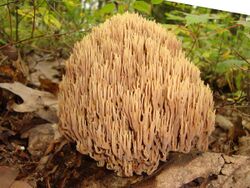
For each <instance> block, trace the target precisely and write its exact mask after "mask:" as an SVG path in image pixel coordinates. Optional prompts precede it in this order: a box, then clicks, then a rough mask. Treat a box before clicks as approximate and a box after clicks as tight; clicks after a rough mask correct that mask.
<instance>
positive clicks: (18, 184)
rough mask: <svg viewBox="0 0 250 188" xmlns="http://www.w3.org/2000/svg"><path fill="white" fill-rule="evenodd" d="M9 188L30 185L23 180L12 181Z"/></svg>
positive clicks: (25, 187) (27, 186) (29, 187)
mask: <svg viewBox="0 0 250 188" xmlns="http://www.w3.org/2000/svg"><path fill="white" fill-rule="evenodd" d="M10 188H32V186H31V185H30V184H28V183H27V182H25V181H14V183H13V184H12V185H11V187H10Z"/></svg>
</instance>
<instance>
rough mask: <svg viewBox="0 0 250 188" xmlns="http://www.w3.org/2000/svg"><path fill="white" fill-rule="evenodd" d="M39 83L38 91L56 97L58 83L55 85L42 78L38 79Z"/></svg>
mask: <svg viewBox="0 0 250 188" xmlns="http://www.w3.org/2000/svg"><path fill="white" fill-rule="evenodd" d="M39 82H40V86H39V88H40V89H43V90H45V91H48V92H50V93H53V94H54V95H55V96H57V94H58V91H59V86H58V83H55V82H52V81H51V80H49V79H43V78H39Z"/></svg>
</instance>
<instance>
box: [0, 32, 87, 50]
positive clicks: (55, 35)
mask: <svg viewBox="0 0 250 188" xmlns="http://www.w3.org/2000/svg"><path fill="white" fill-rule="evenodd" d="M89 30H90V29H89ZM89 30H87V31H89ZM75 32H78V30H75V31H70V32H66V33H58V34H53V35H38V36H35V37H33V38H26V39H23V40H20V41H17V42H13V43H12V44H13V45H16V44H20V43H24V42H30V41H33V40H35V39H39V38H50V37H58V36H63V35H69V34H73V33H75ZM8 45H9V44H5V45H3V46H0V49H2V48H5V47H6V46H8Z"/></svg>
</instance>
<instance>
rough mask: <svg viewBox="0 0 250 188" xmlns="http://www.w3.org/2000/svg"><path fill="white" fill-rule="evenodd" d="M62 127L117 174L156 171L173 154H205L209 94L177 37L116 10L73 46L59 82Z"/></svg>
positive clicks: (209, 122) (210, 114)
mask: <svg viewBox="0 0 250 188" xmlns="http://www.w3.org/2000/svg"><path fill="white" fill-rule="evenodd" d="M59 118H60V130H61V132H62V133H63V135H65V137H67V138H69V139H70V140H72V141H74V142H76V144H77V145H76V146H77V150H78V151H79V152H80V153H82V154H87V155H89V156H90V157H91V158H93V159H95V160H96V161H97V162H98V165H99V166H105V165H106V167H107V168H108V169H112V170H114V171H115V172H116V173H117V175H119V176H132V175H133V173H135V174H142V173H143V172H145V173H147V174H151V173H152V172H154V170H156V168H157V167H158V164H159V162H160V161H166V159H167V156H168V153H169V152H170V151H178V152H189V151H190V150H193V149H194V150H199V151H204V150H206V149H207V147H208V137H209V135H210V134H211V132H212V130H213V129H214V119H215V113H214V109H213V98H212V92H211V90H210V89H209V87H208V86H206V85H204V83H203V81H202V80H201V78H200V71H199V69H198V68H197V67H196V66H195V65H193V64H192V63H190V62H189V61H188V60H187V59H186V58H185V54H184V53H183V52H182V49H181V45H180V42H179V41H178V40H177V39H176V37H175V36H174V35H173V34H171V33H169V32H167V31H166V30H165V29H164V28H163V27H161V25H159V24H156V23H155V22H153V21H148V20H146V19H144V18H143V17H141V16H139V15H137V14H129V13H126V14H123V15H116V16H114V17H112V18H111V19H110V20H108V21H106V22H105V23H103V24H101V25H100V26H99V27H96V28H94V29H93V30H92V32H91V33H90V34H89V35H87V36H85V37H84V38H83V39H82V41H80V42H78V43H76V44H75V46H74V49H73V53H72V55H71V57H70V58H69V59H68V61H67V62H66V74H65V76H64V77H63V80H62V82H61V84H60V94H59Z"/></svg>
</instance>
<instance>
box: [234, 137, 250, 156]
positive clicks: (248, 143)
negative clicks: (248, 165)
mask: <svg viewBox="0 0 250 188" xmlns="http://www.w3.org/2000/svg"><path fill="white" fill-rule="evenodd" d="M237 154H239V155H247V156H250V136H242V137H240V138H239V149H238V152H237Z"/></svg>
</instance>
